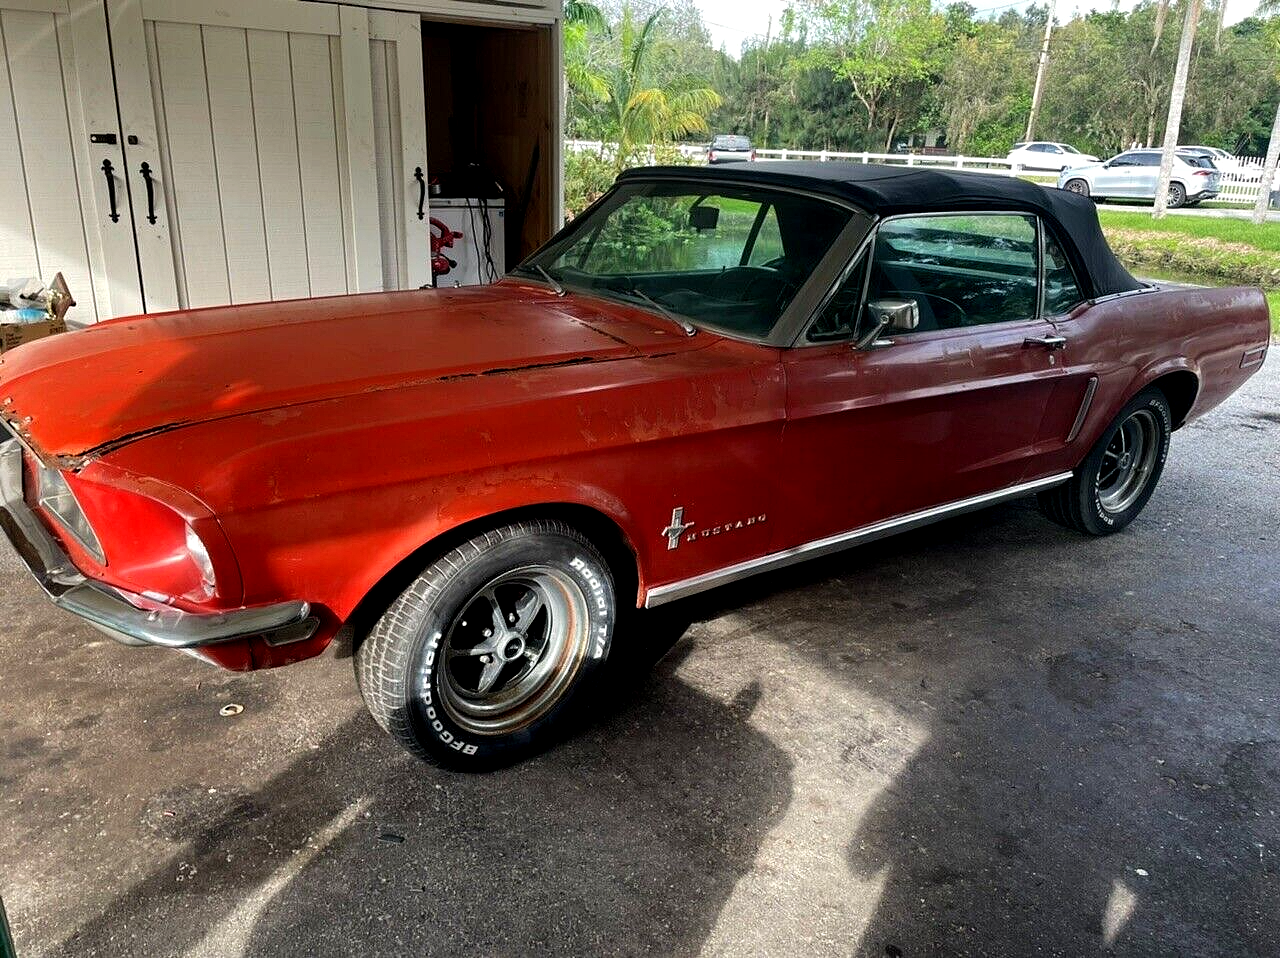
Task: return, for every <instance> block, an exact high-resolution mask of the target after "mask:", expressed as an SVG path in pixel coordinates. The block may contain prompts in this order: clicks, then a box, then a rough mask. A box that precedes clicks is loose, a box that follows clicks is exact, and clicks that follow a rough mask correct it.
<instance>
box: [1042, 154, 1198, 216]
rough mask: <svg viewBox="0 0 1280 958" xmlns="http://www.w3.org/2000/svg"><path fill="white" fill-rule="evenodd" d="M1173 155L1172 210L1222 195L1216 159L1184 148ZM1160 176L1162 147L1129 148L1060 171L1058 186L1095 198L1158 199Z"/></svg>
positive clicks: (1151, 200)
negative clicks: (1214, 161)
mask: <svg viewBox="0 0 1280 958" xmlns="http://www.w3.org/2000/svg"><path fill="white" fill-rule="evenodd" d="M1173 156H1174V160H1173V177H1172V179H1170V181H1169V207H1170V209H1177V208H1178V207H1179V206H1195V205H1196V204H1197V203H1199V202H1200V201H1201V200H1209V199H1213V197H1215V196H1217V195H1218V184H1219V182H1220V181H1221V180H1222V174H1221V173H1219V172H1218V170H1217V169H1216V168H1215V167H1214V165H1213V161H1212V160H1210V159H1208V158H1207V157H1204V156H1200V155H1199V154H1196V153H1188V152H1185V151H1183V150H1178V151H1177V152H1175V153H1174V154H1173ZM1159 178H1160V151H1159V150H1126V151H1125V152H1123V153H1119V154H1117V155H1116V156H1113V157H1112V158H1111V159H1109V160H1107V162H1105V163H1094V164H1091V165H1090V166H1080V167H1074V168H1072V169H1068V170H1063V171H1062V172H1061V173H1059V174H1058V186H1059V187H1061V188H1062V189H1064V190H1069V191H1070V192H1072V193H1079V194H1080V195H1081V196H1092V197H1093V198H1094V199H1100V200H1101V199H1117V200H1147V201H1150V202H1154V201H1155V198H1156V181H1157V180H1159Z"/></svg>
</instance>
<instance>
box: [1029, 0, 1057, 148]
mask: <svg viewBox="0 0 1280 958" xmlns="http://www.w3.org/2000/svg"><path fill="white" fill-rule="evenodd" d="M1052 32H1053V0H1049V16H1048V17H1047V18H1046V19H1045V21H1044V42H1043V43H1041V44H1040V62H1039V64H1037V65H1036V85H1035V87H1034V88H1033V89H1032V91H1031V112H1030V113H1029V114H1028V115H1027V132H1026V134H1025V135H1024V136H1023V137H1022V139H1023V140H1024V141H1026V140H1030V139H1031V134H1032V131H1034V130H1035V126H1036V116H1037V115H1038V114H1039V113H1040V95H1041V94H1042V93H1043V92H1044V68H1045V67H1046V66H1048V64H1049V34H1051V33H1052Z"/></svg>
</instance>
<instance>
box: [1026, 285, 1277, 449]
mask: <svg viewBox="0 0 1280 958" xmlns="http://www.w3.org/2000/svg"><path fill="white" fill-rule="evenodd" d="M1057 325H1058V327H1059V329H1060V331H1061V332H1062V334H1063V335H1064V336H1066V337H1067V347H1066V349H1065V350H1064V351H1063V353H1062V371H1063V376H1062V380H1061V385H1060V387H1059V391H1058V393H1057V394H1056V395H1055V396H1054V398H1053V400H1052V401H1051V403H1050V408H1049V412H1048V414H1047V419H1046V423H1045V427H1044V429H1043V430H1042V435H1043V436H1045V442H1046V447H1047V448H1046V453H1047V466H1046V468H1045V470H1044V471H1046V472H1049V471H1053V470H1057V469H1072V468H1074V467H1075V466H1076V465H1078V464H1079V462H1080V460H1081V459H1083V458H1084V456H1085V455H1086V454H1087V452H1088V450H1089V448H1090V447H1091V446H1092V445H1093V444H1094V443H1095V442H1096V441H1097V440H1098V437H1099V436H1100V435H1101V433H1102V432H1103V430H1104V429H1106V427H1107V426H1108V425H1109V424H1110V423H1111V421H1112V420H1113V419H1114V418H1115V416H1116V415H1117V414H1118V413H1119V411H1120V409H1121V408H1122V407H1123V406H1124V405H1125V403H1127V402H1128V401H1129V400H1130V399H1132V398H1133V396H1135V395H1136V394H1137V393H1138V392H1139V391H1140V390H1141V389H1143V388H1144V387H1146V386H1147V385H1149V384H1151V383H1152V382H1155V381H1156V380H1158V379H1160V378H1161V377H1162V376H1165V375H1168V374H1169V373H1173V372H1179V371H1185V372H1189V373H1191V374H1193V375H1194V376H1195V377H1196V379H1197V382H1198V387H1197V390H1196V396H1195V401H1194V403H1193V404H1192V406H1191V409H1190V410H1189V412H1188V414H1187V416H1186V417H1185V419H1184V421H1189V420H1191V419H1195V418H1196V417H1198V416H1201V415H1203V414H1204V413H1206V412H1208V411H1209V410H1211V409H1213V408H1214V407H1215V406H1217V405H1218V404H1219V403H1221V402H1222V401H1223V400H1224V399H1226V398H1227V397H1228V396H1230V395H1231V394H1232V393H1233V392H1235V391H1236V390H1237V389H1239V388H1240V386H1241V384H1243V383H1244V381H1245V380H1246V379H1248V378H1249V377H1250V376H1251V375H1253V373H1254V372H1256V371H1257V370H1258V369H1259V368H1260V367H1261V362H1260V361H1259V362H1257V363H1254V364H1252V365H1247V366H1246V367H1245V368H1241V363H1242V361H1244V360H1245V353H1246V352H1248V351H1249V350H1252V349H1257V348H1259V347H1261V348H1262V349H1263V350H1265V349H1266V348H1267V344H1268V342H1269V340H1270V323H1269V320H1268V310H1267V303H1266V298H1265V297H1264V296H1263V294H1262V292H1261V290H1258V289H1253V288H1250V287H1225V288H1218V289H1212V288H1201V287H1162V288H1159V289H1156V290H1152V291H1148V292H1141V293H1134V294H1128V295H1121V296H1114V297H1109V298H1106V299H1103V300H1099V301H1097V302H1096V303H1092V304H1085V305H1083V306H1081V307H1079V308H1077V309H1076V310H1075V311H1074V312H1073V313H1072V314H1071V315H1070V316H1069V317H1068V318H1066V319H1065V320H1062V321H1059V322H1058V324H1057ZM1264 355H1265V353H1264ZM1092 375H1096V376H1097V377H1098V389H1097V392H1096V394H1095V396H1094V399H1093V402H1092V404H1091V406H1090V407H1089V412H1088V415H1087V418H1086V419H1085V422H1084V425H1083V427H1082V429H1081V431H1080V434H1079V436H1078V437H1077V438H1076V439H1075V440H1074V441H1073V442H1071V443H1070V444H1068V443H1066V442H1065V438H1066V436H1067V435H1068V433H1069V432H1070V430H1071V425H1072V423H1073V422H1074V421H1075V418H1076V415H1077V413H1078V412H1079V409H1080V405H1081V399H1082V396H1083V389H1084V383H1085V382H1086V381H1087V380H1088V378H1089V377H1090V376H1092Z"/></svg>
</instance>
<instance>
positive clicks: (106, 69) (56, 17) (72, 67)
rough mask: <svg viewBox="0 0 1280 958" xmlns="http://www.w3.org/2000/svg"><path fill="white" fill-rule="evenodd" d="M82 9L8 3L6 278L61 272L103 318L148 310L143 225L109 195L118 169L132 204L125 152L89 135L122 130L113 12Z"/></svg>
mask: <svg viewBox="0 0 1280 958" xmlns="http://www.w3.org/2000/svg"><path fill="white" fill-rule="evenodd" d="M72 12H73V11H72V7H71V5H70V4H68V3H67V2H66V0H0V204H2V207H0V280H8V279H17V278H20V277H25V276H36V277H42V278H44V279H45V280H46V281H47V280H51V279H52V278H53V274H54V273H56V272H59V271H61V272H62V274H63V275H64V276H65V277H66V280H67V284H68V285H69V287H70V288H71V290H72V292H73V294H74V295H75V297H76V301H77V306H76V312H75V316H76V317H77V318H78V319H80V320H81V321H83V322H93V321H96V320H97V319H99V318H106V317H108V316H112V315H123V314H126V313H132V312H138V311H139V310H141V309H142V294H141V289H140V287H139V282H138V266H137V256H136V253H135V250H134V240H133V229H132V225H131V223H130V220H129V217H128V215H127V212H126V214H125V215H123V216H121V215H120V209H119V206H117V210H116V218H115V219H114V220H113V219H112V218H111V216H110V212H111V211H110V205H109V203H108V196H107V179H106V176H107V174H108V173H110V174H111V175H112V176H115V177H116V181H115V182H116V185H118V186H119V191H120V196H119V197H118V203H120V202H122V201H123V199H124V183H123V181H122V180H120V179H119V175H120V172H121V171H122V169H123V167H124V155H123V153H122V151H121V149H120V145H119V143H118V142H117V143H116V144H114V145H112V144H106V143H104V144H101V145H97V144H91V143H90V142H89V138H88V136H89V131H98V130H104V131H106V132H108V133H114V131H115V130H116V127H117V122H116V109H115V101H114V99H113V96H112V91H111V86H110V84H109V83H108V84H105V85H104V84H103V83H102V78H103V77H108V78H109V77H110V75H111V63H110V61H109V59H108V54H107V36H106V31H105V30H104V29H103V27H102V23H103V19H102V9H101V5H100V4H99V5H98V7H97V11H96V12H97V15H98V16H97V20H96V21H95V20H94V19H93V17H92V16H90V17H88V18H85V17H76V16H73V15H72ZM104 169H105V171H104ZM98 194H101V195H98Z"/></svg>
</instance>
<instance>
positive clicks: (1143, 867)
mask: <svg viewBox="0 0 1280 958" xmlns="http://www.w3.org/2000/svg"><path fill="white" fill-rule="evenodd" d="M1278 399H1280V362H1276V361H1274V360H1273V361H1272V362H1271V363H1270V365H1269V367H1268V368H1267V369H1265V370H1264V372H1263V373H1262V374H1261V375H1259V376H1257V377H1255V378H1254V380H1253V381H1252V382H1251V384H1250V386H1249V387H1248V388H1247V390H1246V391H1245V392H1243V393H1242V394H1241V395H1239V396H1238V397H1236V398H1235V399H1234V400H1233V401H1232V402H1231V403H1230V404H1229V405H1228V406H1227V407H1224V408H1223V409H1221V410H1219V411H1218V412H1216V413H1215V414H1213V415H1212V416H1211V417H1209V418H1208V419H1206V420H1203V421H1202V422H1200V423H1197V424H1195V425H1193V426H1192V427H1189V428H1187V429H1186V430H1183V431H1182V432H1180V433H1178V434H1177V435H1176V436H1175V439H1174V449H1173V454H1172V457H1171V460H1170V464H1169V468H1168V470H1167V472H1166V474H1165V479H1164V481H1163V483H1162V485H1161V487H1160V489H1159V491H1158V492H1157V494H1156V496H1155V498H1154V499H1153V501H1152V502H1151V504H1150V506H1149V507H1148V509H1147V511H1146V513H1145V515H1144V516H1143V518H1142V519H1141V520H1140V521H1139V522H1138V523H1137V524H1135V525H1134V526H1133V527H1131V530H1130V531H1128V532H1127V533H1125V534H1123V535H1120V536H1118V537H1113V538H1110V539H1106V540H1086V539H1083V538H1081V537H1079V536H1076V535H1074V534H1072V533H1069V532H1067V531H1065V530H1063V529H1060V528H1058V527H1056V526H1053V525H1051V524H1049V523H1048V522H1046V521H1044V520H1042V519H1041V518H1040V517H1039V516H1038V514H1037V513H1036V512H1035V510H1034V508H1033V507H1032V506H1031V505H1030V504H1026V503H1017V504H1013V505H1010V506H1005V507H1001V508H998V509H994V510H991V511H988V512H986V513H982V514H980V515H974V516H967V517H964V518H962V519H958V520H955V521H952V522H949V523H947V524H945V525H941V526H938V527H935V528H933V529H930V530H926V531H922V532H919V533H915V534H911V535H909V536H907V537H905V538H900V539H897V540H894V541H891V542H887V543H880V544H877V545H874V546H869V547H867V548H865V549H863V550H861V551H860V552H855V553H851V554H849V555H847V556H845V557H843V558H839V559H837V560H834V561H832V560H828V561H823V562H820V563H815V564H810V565H807V566H804V567H802V568H798V569H793V570H789V571H788V572H786V573H785V574H779V575H775V576H773V577H771V578H767V579H764V580H762V581H757V582H755V583H753V584H748V585H744V586H742V587H741V588H738V589H735V590H731V591H726V592H721V593H718V594H716V595H714V596H711V597H708V598H706V599H705V600H702V601H700V602H698V603H696V604H691V605H686V606H685V607H683V608H681V609H677V610H675V612H674V614H672V615H669V616H666V617H664V618H662V619H657V618H651V619H650V620H649V621H648V622H647V623H646V626H645V631H644V635H643V639H644V641H645V642H647V643H648V645H647V648H648V649H661V648H662V647H664V646H672V648H671V651H670V653H669V654H668V655H667V656H666V657H665V658H664V659H662V660H661V661H659V662H658V664H657V665H656V666H654V667H653V668H652V669H645V668H638V669H636V670H635V674H634V676H633V678H632V679H631V680H630V681H629V682H627V683H625V684H623V685H622V687H621V688H620V689H619V691H618V694H617V695H616V696H614V697H613V699H612V701H611V703H610V704H609V706H608V707H602V708H601V710H600V713H599V715H598V723H597V724H596V725H595V726H594V727H592V728H591V729H589V730H587V731H585V732H584V733H583V734H581V735H580V736H579V737H577V738H576V739H574V740H573V741H570V742H568V743H566V744H565V745H563V746H562V747H560V748H558V749H557V750H555V751H553V752H551V753H549V754H547V755H545V756H543V757H541V758H539V759H537V760H534V761H530V762H527V763H525V764H523V765H521V766H519V767H517V768H514V769H511V770H508V771H504V772H501V773H496V774H490V775H483V776H472V777H466V776H459V775H454V774H448V773H444V772H440V771H436V770H433V769H431V768H428V767H426V766H423V765H421V764H418V763H416V762H414V761H412V760H410V759H408V758H406V757H405V756H404V755H402V754H401V753H400V752H399V751H398V750H397V749H396V748H395V747H394V746H392V745H391V743H390V742H388V741H387V740H385V739H384V738H383V737H382V736H381V735H380V734H379V733H378V732H377V730H376V729H375V727H374V725H373V723H372V722H371V721H370V720H369V719H368V718H366V717H365V715H364V714H363V712H362V710H361V706H360V703H359V700H358V698H357V695H356V692H355V689H354V683H353V680H352V677H351V673H350V663H349V662H348V661H344V660H340V659H338V658H337V657H336V656H332V655H331V656H326V657H324V658H323V659H321V660H320V661H314V662H310V663H306V664H301V665H298V666H294V667H291V668H288V669H284V670H280V671H277V672H274V673H264V674H253V675H229V674H226V673H220V672H217V671H215V670H213V669H211V668H209V667H207V666H204V665H201V664H200V663H198V662H196V661H194V660H190V659H187V658H184V657H182V656H178V655H174V654H166V653H162V652H151V651H137V650H128V649H124V648H120V647H117V646H115V645H113V644H111V643H110V642H109V641H106V640H102V639H99V638H98V637H97V636H96V635H95V633H94V632H92V631H91V630H89V629H88V628H84V627H81V626H80V625H78V624H77V623H75V622H74V621H72V620H71V619H69V618H66V617H64V616H63V615H61V614H54V613H53V612H51V611H49V610H48V609H46V607H45V606H44V604H43V603H42V601H41V600H40V599H39V598H38V597H37V594H36V589H35V587H34V585H33V584H31V583H30V582H28V581H26V580H25V578H24V577H23V576H22V575H21V574H20V573H19V571H18V570H17V569H16V567H15V560H14V559H13V557H12V556H11V555H8V554H7V553H5V554H4V555H3V556H0V559H2V560H3V564H2V565H0V583H2V584H3V589H2V590H0V623H3V624H4V625H3V629H4V631H3V633H2V635H0V688H3V689H4V697H3V699H0V863H3V867H2V868H0V892H2V893H3V895H4V898H5V901H6V903H7V905H8V907H9V910H10V914H11V918H12V921H13V925H14V929H15V933H16V935H17V939H18V945H19V953H20V954H21V955H22V956H24V958H34V956H52V955H74V956H86V955H113V956H114V955H140V956H162V955H184V956H185V955H253V956H282V955H300V956H301V955H308V956H310V955H335V956H337V955H342V956H347V955H404V954H409V953H414V954H419V955H470V954H475V955H501V956H507V955H509V956H525V955H536V954H552V953H554V954H560V955H566V954H626V955H638V954H662V955H691V954H700V953H701V954H709V955H766V954H768V955H848V954H863V955H867V956H884V955H903V956H927V955H944V954H945V955H975V956H977V955H982V956H1001V955H1019V956H1021V955H1063V956H1078V955H1086V954H1095V953H1098V952H1108V953H1114V954H1124V955H1151V956H1167V955H1173V954H1180V955H1196V956H1215V955H1222V956H1228V955H1229V956H1232V958H1239V956H1243V955H1250V956H1252V955H1275V954H1278V953H1280V820H1278V819H1277V809H1280V665H1278V664H1277V640H1278V639H1280V612H1278V610H1280V578H1278V576H1277V565H1278V560H1280V523H1278V522H1277V515H1278V513H1277V503H1278V502H1280V402H1277V400H1278ZM832 494H833V495H839V494H840V492H839V490H832ZM637 642H639V639H637ZM229 702H236V703H239V704H242V705H243V706H244V711H243V713H242V714H240V715H239V716H236V717H234V718H221V717H219V714H218V710H219V708H220V707H221V706H223V705H224V704H226V703H229ZM1108 950H1109V951H1108Z"/></svg>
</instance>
